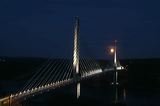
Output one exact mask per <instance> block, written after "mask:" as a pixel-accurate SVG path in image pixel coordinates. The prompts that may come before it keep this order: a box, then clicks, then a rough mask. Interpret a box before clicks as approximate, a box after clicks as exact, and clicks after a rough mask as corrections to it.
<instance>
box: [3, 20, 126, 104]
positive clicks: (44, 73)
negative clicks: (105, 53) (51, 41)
mask: <svg viewBox="0 0 160 106" xmlns="http://www.w3.org/2000/svg"><path fill="white" fill-rule="evenodd" d="M78 37H79V19H78V18H76V24H75V29H74V46H73V60H72V61H71V60H67V59H57V60H55V59H54V60H53V59H48V60H47V61H46V63H45V64H44V65H43V66H42V67H41V68H40V69H39V70H38V71H37V72H36V73H35V74H34V75H33V76H32V78H31V79H29V80H28V82H26V84H24V87H23V88H22V89H20V90H19V91H18V92H16V93H13V94H10V95H9V96H7V97H4V98H1V99H0V106H3V105H11V104H12V103H14V102H15V101H18V100H23V99H24V98H28V97H30V96H34V95H35V94H38V93H43V92H46V91H49V90H53V89H56V88H59V87H63V86H65V85H69V84H71V83H76V84H77V89H76V93H77V98H79V96H80V81H81V80H84V79H86V78H89V77H92V76H96V75H98V74H104V73H106V72H109V71H113V72H115V74H114V76H115V77H114V80H113V82H112V84H115V85H117V84H118V80H117V78H118V71H120V70H124V67H123V66H121V65H120V63H118V62H117V48H116V41H115V44H114V48H113V49H112V51H111V52H113V53H114V61H113V67H111V68H107V69H104V70H102V68H101V67H100V66H99V64H98V63H96V62H95V60H93V59H80V56H79V55H80V54H79V38H78Z"/></svg>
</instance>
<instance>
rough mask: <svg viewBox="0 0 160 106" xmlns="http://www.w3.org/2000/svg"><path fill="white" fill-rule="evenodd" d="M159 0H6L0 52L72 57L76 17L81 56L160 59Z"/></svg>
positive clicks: (1, 7)
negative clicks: (113, 49) (112, 50)
mask: <svg viewBox="0 0 160 106" xmlns="http://www.w3.org/2000/svg"><path fill="white" fill-rule="evenodd" d="M159 5H160V1H159V0H1V1H0V56H23V57H51V56H53V57H71V55H72V47H73V30H74V23H75V17H76V16H79V18H80V51H81V55H91V56H92V57H94V58H100V59H107V58H108V57H109V54H108V53H107V52H108V51H107V49H108V47H109V46H111V45H112V44H113V40H114V39H117V40H118V50H119V57H120V58H160V6H159Z"/></svg>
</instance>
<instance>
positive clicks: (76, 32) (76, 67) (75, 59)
mask: <svg viewBox="0 0 160 106" xmlns="http://www.w3.org/2000/svg"><path fill="white" fill-rule="evenodd" d="M78 37H79V18H78V17H76V24H75V29H74V47H73V70H74V79H75V80H76V81H78V79H79V78H78V77H79V42H78ZM76 90H77V92H76V93H77V99H78V98H79V97H80V83H79V82H78V83H77V89H76Z"/></svg>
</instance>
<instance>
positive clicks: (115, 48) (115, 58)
mask: <svg viewBox="0 0 160 106" xmlns="http://www.w3.org/2000/svg"><path fill="white" fill-rule="evenodd" d="M113 67H114V71H115V73H114V77H113V82H112V84H114V85H118V84H119V83H118V70H117V68H118V64H117V40H115V41H114V62H113Z"/></svg>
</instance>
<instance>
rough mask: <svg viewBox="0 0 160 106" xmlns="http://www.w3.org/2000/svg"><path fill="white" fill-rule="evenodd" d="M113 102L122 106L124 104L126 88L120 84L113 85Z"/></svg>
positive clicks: (124, 105)
mask: <svg viewBox="0 0 160 106" xmlns="http://www.w3.org/2000/svg"><path fill="white" fill-rule="evenodd" d="M113 95H114V97H113V103H112V104H114V105H119V104H121V105H122V106H126V98H127V95H126V88H125V87H123V86H120V85H114V86H113Z"/></svg>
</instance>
